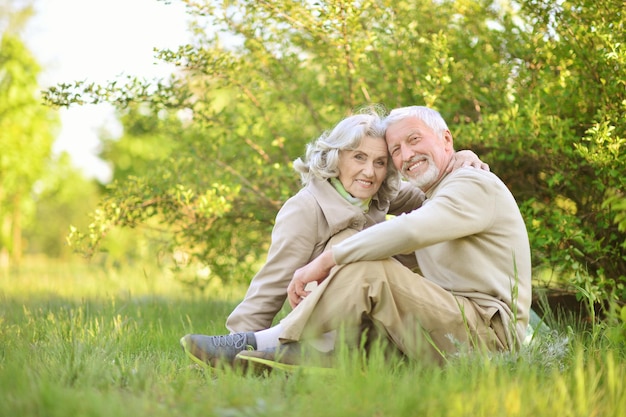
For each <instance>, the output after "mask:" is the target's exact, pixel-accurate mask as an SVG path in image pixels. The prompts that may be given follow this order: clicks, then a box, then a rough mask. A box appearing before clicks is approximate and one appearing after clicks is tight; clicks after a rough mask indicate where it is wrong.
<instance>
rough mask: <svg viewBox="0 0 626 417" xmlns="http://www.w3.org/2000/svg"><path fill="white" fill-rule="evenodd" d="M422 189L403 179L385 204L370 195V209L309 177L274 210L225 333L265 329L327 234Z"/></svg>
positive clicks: (410, 205) (375, 216)
mask: <svg viewBox="0 0 626 417" xmlns="http://www.w3.org/2000/svg"><path fill="white" fill-rule="evenodd" d="M424 199H425V196H424V193H422V192H421V191H419V190H418V189H416V188H415V187H413V186H410V185H408V184H403V186H402V187H401V189H400V192H399V194H398V196H397V198H395V199H394V201H393V202H391V204H390V203H389V202H385V201H379V200H378V199H377V198H374V200H373V201H372V204H371V206H370V209H369V211H368V212H367V213H363V212H362V211H361V209H359V208H358V207H355V206H353V205H352V204H350V203H349V202H348V201H346V200H345V199H344V198H343V197H342V196H341V195H339V193H338V192H337V191H336V190H335V188H334V187H333V186H332V185H331V184H330V183H329V182H328V181H322V180H318V179H314V180H312V181H311V182H310V183H309V184H308V185H307V186H306V187H304V188H302V189H301V190H300V191H299V192H298V193H297V194H296V195H295V196H293V197H291V198H290V199H289V200H287V202H285V204H284V205H283V207H282V208H281V209H280V211H279V212H278V215H277V216H276V221H275V225H274V229H273V231H272V242H271V246H270V249H269V252H268V255H267V260H266V263H265V265H264V266H263V267H262V268H261V269H260V270H259V272H258V273H257V274H256V275H255V276H254V277H253V279H252V282H251V283H250V287H249V288H248V292H247V294H246V296H245V298H244V300H243V301H242V302H241V303H240V304H239V305H238V306H237V307H236V308H235V310H233V312H232V313H231V314H230V316H229V317H228V319H227V321H226V327H227V328H228V330H229V331H231V332H244V331H257V330H262V329H266V328H269V327H270V326H271V325H272V322H273V320H274V317H275V316H276V314H277V313H278V312H279V311H280V309H281V308H282V306H283V304H284V302H285V299H286V298H287V286H288V285H289V282H290V281H291V278H292V276H293V273H294V272H295V270H296V269H298V268H300V267H302V266H304V265H306V264H308V263H309V262H311V261H312V260H313V259H315V258H316V257H317V256H319V255H320V254H321V253H322V252H323V250H324V248H325V247H326V244H327V243H328V241H329V240H330V238H331V237H333V236H334V235H336V234H337V233H339V232H341V231H343V230H346V229H354V230H355V231H359V230H362V229H365V228H367V227H369V226H372V225H374V224H376V223H380V222H382V221H384V220H385V218H386V215H387V213H389V214H400V213H404V212H409V211H411V210H413V209H415V208H417V207H419V206H421V205H422V203H423V201H424Z"/></svg>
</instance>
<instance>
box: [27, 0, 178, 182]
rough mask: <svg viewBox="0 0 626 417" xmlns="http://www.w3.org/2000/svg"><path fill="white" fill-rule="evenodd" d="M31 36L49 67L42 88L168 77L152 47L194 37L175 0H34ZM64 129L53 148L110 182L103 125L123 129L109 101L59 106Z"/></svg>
mask: <svg viewBox="0 0 626 417" xmlns="http://www.w3.org/2000/svg"><path fill="white" fill-rule="evenodd" d="M34 4H35V15H34V16H33V18H32V19H31V20H30V21H29V24H28V27H27V30H26V33H25V38H24V40H25V42H26V44H27V45H28V47H29V49H30V50H31V52H32V53H33V54H34V56H35V58H36V59H37V61H38V62H39V64H40V65H41V67H42V74H41V76H40V84H41V86H42V87H43V88H46V87H49V86H53V85H56V84H57V83H61V82H70V83H71V82H73V81H78V80H81V81H87V82H96V83H103V84H104V83H107V82H108V81H113V80H114V79H117V78H121V77H124V76H126V75H132V76H139V77H145V78H148V79H151V78H156V77H166V76H168V75H169V74H171V73H172V71H173V67H172V66H169V65H166V64H164V63H159V61H157V60H156V58H155V57H154V51H153V48H155V47H156V48H159V49H162V48H171V49H175V48H177V47H178V46H179V45H182V44H184V43H186V42H188V41H189V39H190V35H189V32H188V31H187V22H188V20H189V16H188V15H187V14H185V9H184V5H182V4H181V3H179V2H177V1H176V0H172V1H171V4H165V3H164V2H163V1H157V0H35V3H34ZM60 116H61V122H62V129H61V133H60V135H59V137H58V138H57V140H56V142H55V144H54V146H53V152H55V153H60V152H62V151H67V152H68V153H69V154H70V155H71V157H72V161H73V164H74V165H75V166H76V167H77V168H80V169H81V170H82V171H83V172H84V173H85V175H86V176H88V177H93V178H96V179H98V180H99V181H101V182H105V183H106V182H107V181H108V180H109V179H110V176H111V170H110V168H109V167H108V166H107V164H106V163H104V162H103V161H102V160H100V159H99V158H97V156H96V155H97V152H98V147H99V145H100V141H99V139H98V132H99V131H100V130H101V129H102V128H103V127H104V128H105V129H106V130H107V131H109V132H111V133H112V134H113V135H119V134H121V126H120V124H119V123H118V121H117V119H116V118H115V115H114V113H113V109H112V107H111V106H109V105H97V106H93V105H91V106H74V107H70V108H69V109H61V110H60Z"/></svg>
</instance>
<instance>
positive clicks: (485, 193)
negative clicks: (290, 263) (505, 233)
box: [332, 168, 494, 265]
mask: <svg viewBox="0 0 626 417" xmlns="http://www.w3.org/2000/svg"><path fill="white" fill-rule="evenodd" d="M483 178H484V176H483V175H479V176H476V175H475V174H474V173H473V172H472V171H470V169H469V168H468V169H459V170H457V171H455V172H454V173H452V174H449V175H448V176H447V177H446V178H444V180H443V181H442V183H441V184H440V185H439V186H438V187H437V188H438V190H437V192H436V193H435V195H433V197H432V198H430V199H428V200H427V201H426V203H425V204H424V205H423V206H422V207H421V208H420V209H419V210H414V211H412V212H410V213H407V214H403V215H400V216H398V217H396V218H394V219H390V220H388V221H386V222H384V223H380V224H377V225H375V226H372V227H370V228H368V229H366V230H364V231H362V232H359V233H357V234H356V235H355V236H352V237H351V238H349V239H346V240H345V241H343V242H341V243H340V244H338V245H336V246H334V247H333V249H332V250H333V257H334V259H335V262H336V263H337V264H338V265H341V264H346V263H351V262H356V261H365V260H368V261H369V260H378V259H385V258H388V257H390V256H393V255H396V254H401V253H409V252H411V251H416V250H418V249H420V248H423V247H426V246H430V245H435V244H437V243H440V242H445V241H450V240H454V239H457V238H460V237H464V236H469V235H471V234H475V233H478V232H480V231H481V230H484V229H485V228H486V227H487V226H488V225H489V223H490V222H491V221H492V219H493V210H494V203H493V200H494V198H493V195H492V194H493V193H492V191H491V190H490V184H491V182H489V181H484V179H483Z"/></svg>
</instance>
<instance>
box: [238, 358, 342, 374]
mask: <svg viewBox="0 0 626 417" xmlns="http://www.w3.org/2000/svg"><path fill="white" fill-rule="evenodd" d="M236 358H237V360H240V361H248V362H252V363H253V364H255V365H257V366H256V367H257V368H260V367H259V366H258V365H261V367H264V368H265V369H267V370H280V371H284V372H289V373H293V372H303V373H307V374H312V375H331V374H334V373H335V372H336V370H335V369H333V368H322V367H319V366H302V365H289V364H286V363H281V362H277V361H273V360H271V359H264V358H257V357H254V356H243V355H237V357H236Z"/></svg>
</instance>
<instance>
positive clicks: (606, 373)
mask: <svg viewBox="0 0 626 417" xmlns="http://www.w3.org/2000/svg"><path fill="white" fill-rule="evenodd" d="M242 290H243V289H241V288H240V289H237V290H233V291H226V290H224V289H222V288H219V286H218V285H213V286H209V288H207V289H206V290H205V292H204V293H203V294H192V293H190V292H189V291H188V289H186V288H184V286H182V285H180V284H178V282H177V281H176V280H174V279H173V278H172V277H171V276H170V275H169V274H167V273H160V272H146V271H144V270H143V269H142V268H136V269H134V270H133V269H129V270H124V271H108V272H106V271H102V270H100V269H99V268H98V267H96V266H86V265H73V266H69V265H65V264H53V263H43V262H33V263H31V265H30V266H29V267H28V268H23V269H22V271H21V272H20V273H19V274H17V273H12V274H8V273H4V274H2V273H0V341H1V345H0V416H2V417H13V416H15V417H22V416H23V417H26V416H111V417H119V416H132V417H143V416H146V417H148V416H149V417H158V416H168V417H172V416H202V417H207V416H223V417H235V416H272V417H276V416H298V417H306V416H376V417H381V416H390V417H398V416H429V417H430V416H455V417H458V416H472V417H475V416H550V417H557V416H558V417H561V416H602V417H607V416H624V415H626V392H625V389H624V388H625V385H626V360H625V354H624V353H625V352H626V348H625V347H624V344H625V341H626V332H625V331H624V328H623V326H622V327H619V325H618V324H616V325H614V326H613V327H607V326H604V325H596V326H592V327H587V328H586V329H585V328H583V326H581V325H580V324H579V323H576V322H570V323H567V322H550V323H549V324H550V325H551V327H552V329H553V331H552V333H550V334H546V335H544V336H542V337H539V338H537V339H536V340H535V341H534V343H532V344H530V345H529V346H527V347H525V348H524V350H523V351H522V352H520V353H519V354H516V355H502V356H495V357H491V358H487V357H484V356H474V357H468V356H463V357H458V358H451V359H450V361H449V363H448V365H447V366H446V367H445V368H443V369H440V368H433V367H431V366H430V365H429V364H419V363H402V362H397V361H394V362H391V363H390V362H385V361H384V360H383V359H381V356H380V355H377V354H376V353H375V354H374V355H373V356H372V358H370V360H369V361H367V362H365V361H363V360H362V359H361V358H359V357H358V356H355V355H349V354H346V355H344V356H343V357H342V361H341V362H340V364H339V365H338V367H337V370H336V372H335V373H333V374H331V375H316V374H309V373H305V372H297V373H294V374H289V375H287V374H284V373H280V372H275V373H272V374H270V375H267V376H263V377H261V376H252V375H241V374H238V373H236V372H207V371H203V370H202V369H198V368H197V367H195V366H193V365H192V363H191V362H190V361H189V360H188V359H187V358H186V357H185V356H184V355H183V353H182V351H181V349H180V347H179V345H178V339H179V338H180V337H181V336H182V335H184V334H186V333H189V332H201V333H222V332H224V320H225V318H226V316H227V315H228V313H229V312H230V310H231V309H232V308H233V307H234V305H235V304H236V302H237V301H238V297H240V296H241V295H242ZM583 329H584V330H583Z"/></svg>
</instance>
